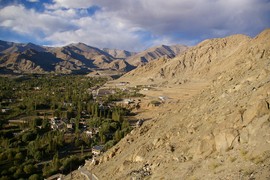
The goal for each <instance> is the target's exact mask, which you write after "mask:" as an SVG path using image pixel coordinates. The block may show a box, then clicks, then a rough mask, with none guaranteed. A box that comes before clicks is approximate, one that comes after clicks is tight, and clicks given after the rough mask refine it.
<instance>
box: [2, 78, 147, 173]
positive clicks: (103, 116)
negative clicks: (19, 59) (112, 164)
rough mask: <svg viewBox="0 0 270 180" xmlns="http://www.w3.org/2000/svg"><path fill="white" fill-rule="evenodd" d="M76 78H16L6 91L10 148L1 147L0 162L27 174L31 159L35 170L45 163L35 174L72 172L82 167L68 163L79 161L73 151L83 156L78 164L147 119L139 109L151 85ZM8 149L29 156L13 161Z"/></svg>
mask: <svg viewBox="0 0 270 180" xmlns="http://www.w3.org/2000/svg"><path fill="white" fill-rule="evenodd" d="M51 78H53V79H51ZM73 78H74V79H72V78H69V79H68V78H66V77H65V76H59V77H58V76H57V77H55V76H53V77H49V78H48V77H47V76H44V77H39V78H38V79H36V78H34V80H35V81H36V82H33V81H29V80H28V79H26V80H25V79H23V80H21V82H20V83H18V82H16V83H14V82H13V81H11V82H9V84H8V87H5V91H1V93H2V94H1V99H0V100H1V102H0V103H1V106H0V108H1V111H0V117H1V119H2V120H1V130H0V133H1V134H0V135H1V137H0V138H1V140H2V141H1V144H0V146H1V147H2V148H9V149H10V150H9V151H7V152H5V151H0V159H1V161H2V162H3V163H2V164H0V166H7V167H10V168H12V167H14V169H15V167H16V169H17V171H18V172H17V171H16V172H17V175H18V176H19V175H20V176H25V177H27V176H28V175H30V174H29V173H28V172H25V171H24V170H23V166H26V165H29V166H30V164H31V165H33V167H32V169H38V168H37V166H42V171H37V172H36V171H34V170H33V172H31V173H34V172H36V173H42V174H43V176H44V177H50V176H52V175H54V174H55V173H59V169H62V170H61V173H64V172H66V173H68V172H69V171H70V170H72V169H74V168H76V167H77V166H75V165H72V166H74V167H73V168H72V169H70V168H69V170H68V167H67V166H68V163H71V162H72V161H75V160H74V158H75V157H74V156H73V155H79V159H78V160H76V162H77V163H78V165H79V162H83V161H84V160H87V159H88V160H89V159H92V160H93V158H92V157H98V156H99V155H100V154H102V153H103V152H105V151H106V150H107V149H109V148H110V147H112V146H113V145H115V144H116V143H117V142H118V141H120V140H121V139H122V138H123V137H124V136H125V135H126V134H128V133H129V132H130V131H131V130H132V129H133V128H136V127H139V126H141V125H142V123H143V119H136V118H135V117H134V115H136V113H134V112H136V110H138V109H139V108H140V105H141V101H142V100H141V99H142V97H143V95H142V94H140V93H139V90H141V89H144V90H146V87H127V86H126V85H128V84H129V83H128V82H121V83H119V84H117V85H115V86H114V87H108V86H103V84H104V82H106V81H104V80H103V79H98V80H96V79H94V78H92V79H86V78H85V77H78V76H75V77H73ZM1 80H2V81H6V79H1ZM89 80H90V83H89V82H88V81H89ZM17 81H18V80H17ZM91 81H94V82H91ZM2 84H5V85H6V86H7V83H5V82H2ZM53 84H57V86H55V85H53ZM71 87H73V88H71ZM10 91H11V92H13V93H8V92H10ZM50 138H52V139H50ZM46 139H47V140H46ZM33 143H34V144H36V145H34V146H33V145H32V144H33ZM15 144H16V146H14V145H15ZM10 147H14V148H10ZM15 147H16V148H15ZM8 153H11V154H14V156H16V154H17V156H19V155H20V156H22V157H21V159H26V158H27V159H28V160H27V161H26V160H25V161H24V163H23V164H21V165H20V166H11V165H10V164H9V162H10V161H11V160H12V159H13V158H11V159H7V158H5V157H6V156H8ZM56 155H57V156H56ZM72 158H73V159H72ZM76 158H77V157H76ZM31 159H32V160H31ZM71 159H72V160H71ZM30 160H31V161H30ZM32 161H34V163H33V162H32ZM55 161H59V163H58V164H59V165H57V166H56V165H55ZM70 161H71V162H70ZM77 163H74V162H73V163H72V164H77ZM35 164H36V165H35ZM49 167H51V168H49ZM21 170H22V172H21ZM7 173H8V172H7ZM61 173H60V174H61ZM15 174H16V173H15Z"/></svg>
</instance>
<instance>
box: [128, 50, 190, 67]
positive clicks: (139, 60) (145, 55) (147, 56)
mask: <svg viewBox="0 0 270 180" xmlns="http://www.w3.org/2000/svg"><path fill="white" fill-rule="evenodd" d="M186 49H188V47H187V46H184V45H173V46H165V45H161V46H157V47H152V48H149V49H146V50H145V51H142V52H140V53H137V54H135V55H134V56H131V57H129V58H127V60H126V61H127V62H128V63H129V64H131V65H133V66H139V65H142V64H146V63H148V62H151V61H153V60H156V59H158V58H161V57H166V58H173V57H175V56H176V55H178V54H181V53H183V52H184V51H185V50H186Z"/></svg>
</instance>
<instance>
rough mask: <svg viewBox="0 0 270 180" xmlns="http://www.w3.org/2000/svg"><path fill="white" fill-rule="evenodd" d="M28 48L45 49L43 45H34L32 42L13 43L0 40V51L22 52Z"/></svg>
mask: <svg viewBox="0 0 270 180" xmlns="http://www.w3.org/2000/svg"><path fill="white" fill-rule="evenodd" d="M28 49H34V50H35V51H40V52H43V51H46V48H45V47H42V46H38V45H35V44H33V43H27V44H23V43H13V42H6V41H1V40H0V53H3V54H9V53H14V52H23V51H25V50H28Z"/></svg>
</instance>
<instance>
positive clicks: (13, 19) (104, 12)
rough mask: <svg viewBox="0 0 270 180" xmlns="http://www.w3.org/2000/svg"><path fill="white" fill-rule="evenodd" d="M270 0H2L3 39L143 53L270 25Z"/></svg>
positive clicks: (251, 33)
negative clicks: (78, 44) (82, 45)
mask: <svg viewBox="0 0 270 180" xmlns="http://www.w3.org/2000/svg"><path fill="white" fill-rule="evenodd" d="M269 14H270V0H166V1H164V0H43V1H41V0H0V39H1V40H6V41H13V42H23V43H25V42H32V43H36V44H40V45H49V46H62V45H67V44H70V43H77V42H83V43H86V44H88V45H91V46H95V47H99V48H104V47H107V48H117V49H125V50H130V51H140V50H143V49H146V48H148V47H151V46H155V45H160V44H167V45H171V44H186V45H195V44H197V43H198V42H200V41H202V40H204V39H207V38H216V37H224V36H228V35H231V34H246V35H249V36H255V35H257V34H258V33H260V32H261V31H262V30H263V29H266V28H269V27H270V16H269Z"/></svg>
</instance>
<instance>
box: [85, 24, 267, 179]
mask: <svg viewBox="0 0 270 180" xmlns="http://www.w3.org/2000/svg"><path fill="white" fill-rule="evenodd" d="M269 42H270V30H269V29H268V30H265V31H263V32H262V33H261V34H259V35H258V36H257V37H255V38H253V39H252V38H249V37H246V36H242V35H236V36H230V37H227V38H222V39H213V40H207V41H204V42H202V43H200V44H198V45H197V46H195V47H193V48H191V49H189V50H188V51H186V52H185V53H184V54H182V55H180V56H178V57H176V58H174V59H172V60H166V59H161V60H159V61H157V62H154V63H150V64H149V65H146V66H144V67H141V68H140V69H136V70H134V71H131V72H130V73H128V74H127V75H126V76H124V77H123V78H122V79H120V80H119V81H121V80H125V81H130V82H131V83H132V82H133V81H132V80H134V83H135V84H138V82H139V79H140V78H142V83H145V84H147V83H149V81H148V79H149V78H152V79H153V80H152V81H151V83H152V84H154V83H156V84H157V85H158V87H160V88H162V87H164V82H168V83H167V84H166V86H168V85H169V86H170V87H168V89H169V90H172V89H174V88H175V89H177V90H178V91H181V87H183V88H182V90H183V91H186V93H189V92H188V91H187V89H189V91H192V90H194V93H193V94H192V96H189V97H188V98H186V97H184V96H183V95H181V93H179V94H180V95H179V97H178V98H177V97H174V98H169V99H168V100H166V101H165V103H164V104H162V105H160V106H159V107H153V108H148V110H147V111H143V112H141V113H140V114H139V115H138V116H140V117H145V119H148V120H147V121H145V122H144V124H143V125H142V126H141V127H140V128H135V129H134V130H133V131H132V132H131V133H130V134H129V135H127V136H126V137H125V138H124V139H122V140H121V141H120V142H119V143H118V144H117V145H116V146H114V147H113V148H112V149H110V150H109V151H108V152H106V153H105V154H104V155H103V156H101V157H100V159H99V161H100V162H99V165H95V166H94V165H92V164H90V163H89V164H86V167H87V168H88V169H89V170H92V169H93V172H94V173H95V174H96V175H97V176H98V177H99V178H100V179H129V178H133V179H140V178H145V179H269V178H270V173H269V169H270V134H269V132H270V43H269ZM161 69H163V70H161ZM160 71H162V73H161V72H160ZM162 74H163V75H162ZM136 79H137V81H136ZM183 80H186V81H183ZM198 80H200V81H204V82H206V83H205V84H207V85H205V86H196V85H194V84H196V82H198ZM188 87H190V88H188ZM191 87H192V88H191ZM163 90H164V89H163ZM164 91H165V90H164ZM195 92H196V93H195ZM148 95H151V92H150V93H149V92H148ZM145 98H148V97H147V96H146V97H145ZM142 101H144V100H142Z"/></svg>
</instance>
